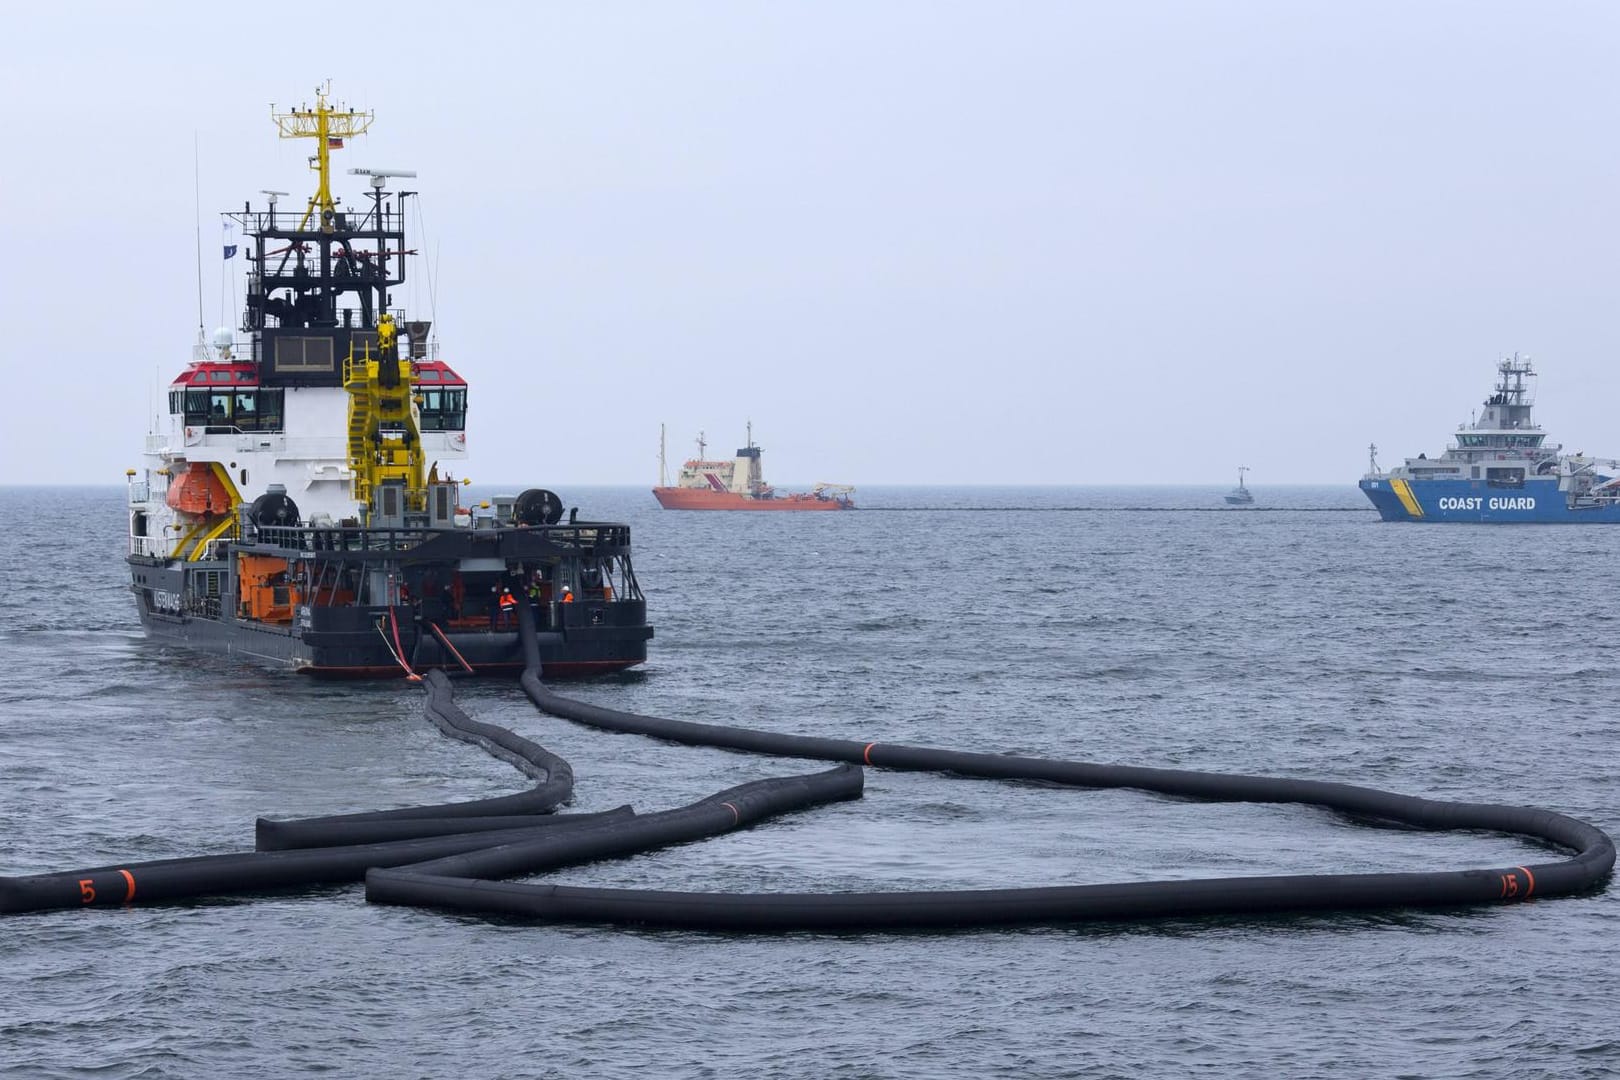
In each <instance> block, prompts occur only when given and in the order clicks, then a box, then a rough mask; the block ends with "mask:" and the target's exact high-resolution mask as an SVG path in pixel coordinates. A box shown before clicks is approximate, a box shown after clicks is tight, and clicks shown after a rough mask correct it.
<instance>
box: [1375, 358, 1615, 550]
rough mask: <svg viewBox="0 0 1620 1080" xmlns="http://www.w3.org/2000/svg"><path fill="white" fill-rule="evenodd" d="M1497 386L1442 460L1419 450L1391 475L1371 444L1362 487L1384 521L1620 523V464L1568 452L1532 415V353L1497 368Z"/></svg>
mask: <svg viewBox="0 0 1620 1080" xmlns="http://www.w3.org/2000/svg"><path fill="white" fill-rule="evenodd" d="M1496 373H1497V378H1496V385H1495V386H1494V387H1493V388H1492V390H1491V394H1490V396H1489V397H1487V398H1486V399H1485V402H1484V408H1483V410H1482V411H1481V412H1480V413H1479V414H1478V416H1477V417H1475V419H1474V420H1473V421H1472V422H1471V423H1469V424H1466V425H1464V426H1462V427H1461V428H1459V429H1458V431H1457V436H1456V441H1455V442H1453V443H1452V444H1451V445H1450V446H1448V447H1446V449H1445V452H1444V453H1442V454H1440V455H1439V456H1438V457H1432V458H1431V457H1429V456H1428V455H1427V454H1419V455H1418V456H1417V457H1415V458H1407V459H1406V463H1405V464H1404V465H1398V466H1396V467H1395V468H1393V469H1390V470H1389V471H1388V472H1382V471H1380V470H1379V468H1378V458H1377V447H1371V448H1369V464H1368V471H1367V475H1366V476H1364V477H1362V479H1361V490H1362V491H1364V492H1366V494H1367V498H1369V499H1371V500H1372V504H1373V506H1375V507H1377V509H1378V513H1379V516H1380V517H1382V518H1383V519H1384V520H1385V521H1447V522H1474V523H1481V522H1483V523H1491V524H1496V523H1511V522H1574V523H1579V522H1620V461H1614V460H1610V459H1606V458H1595V457H1588V456H1586V455H1585V454H1582V453H1576V454H1563V453H1561V452H1560V451H1561V450H1562V449H1563V447H1562V446H1559V445H1554V444H1549V443H1548V442H1547V435H1546V433H1545V432H1544V431H1542V429H1541V427H1540V425H1538V424H1536V423H1534V422H1533V421H1532V420H1531V418H1530V412H1531V409H1532V407H1533V406H1534V404H1535V400H1534V399H1535V394H1534V392H1533V390H1532V388H1531V387H1530V385H1529V383H1528V382H1527V380H1529V379H1531V378H1533V377H1535V374H1536V373H1535V371H1534V370H1533V368H1532V366H1531V361H1530V358H1529V357H1527V356H1526V357H1520V356H1518V355H1517V354H1515V355H1514V356H1511V357H1508V358H1506V359H1504V360H1502V361H1501V362H1499V363H1498V364H1497V365H1496Z"/></svg>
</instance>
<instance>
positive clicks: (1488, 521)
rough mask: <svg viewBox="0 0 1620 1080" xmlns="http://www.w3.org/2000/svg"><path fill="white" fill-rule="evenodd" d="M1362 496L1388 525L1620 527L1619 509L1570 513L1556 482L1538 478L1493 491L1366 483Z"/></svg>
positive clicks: (1451, 483) (1436, 483)
mask: <svg viewBox="0 0 1620 1080" xmlns="http://www.w3.org/2000/svg"><path fill="white" fill-rule="evenodd" d="M1361 490H1362V491H1363V492H1365V493H1366V495H1367V498H1369V499H1371V500H1372V504H1373V506H1375V507H1377V509H1378V515H1379V517H1381V518H1383V519H1384V520H1385V521H1442V522H1464V523H1469V524H1476V525H1478V524H1485V525H1504V524H1508V525H1511V524H1520V523H1523V524H1535V523H1542V524H1581V523H1587V524H1592V523H1600V524H1607V523H1611V522H1612V523H1615V524H1620V503H1616V502H1615V501H1614V500H1604V502H1603V503H1602V504H1601V505H1595V506H1593V505H1583V506H1580V507H1577V508H1575V509H1571V508H1570V505H1569V497H1568V496H1567V495H1566V494H1565V493H1564V492H1562V491H1560V490H1558V479H1557V478H1556V477H1550V476H1549V477H1534V478H1531V479H1528V480H1526V481H1525V483H1524V486H1523V487H1511V488H1509V487H1494V486H1492V485H1490V484H1487V483H1486V482H1485V481H1484V480H1402V479H1370V478H1369V479H1364V480H1362V481H1361Z"/></svg>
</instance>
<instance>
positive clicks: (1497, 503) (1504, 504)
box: [1438, 495, 1536, 510]
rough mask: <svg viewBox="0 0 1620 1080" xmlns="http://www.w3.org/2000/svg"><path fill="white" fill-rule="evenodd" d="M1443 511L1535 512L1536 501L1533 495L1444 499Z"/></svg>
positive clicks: (1441, 501)
mask: <svg viewBox="0 0 1620 1080" xmlns="http://www.w3.org/2000/svg"><path fill="white" fill-rule="evenodd" d="M1438 504H1439V507H1440V509H1442V510H1480V509H1485V510H1534V509H1535V508H1536V500H1535V496H1533V495H1516V496H1512V497H1507V496H1503V497H1500V498H1492V499H1483V498H1480V497H1479V496H1473V497H1471V498H1456V499H1454V498H1450V497H1446V498H1442V499H1440V500H1439V503H1438Z"/></svg>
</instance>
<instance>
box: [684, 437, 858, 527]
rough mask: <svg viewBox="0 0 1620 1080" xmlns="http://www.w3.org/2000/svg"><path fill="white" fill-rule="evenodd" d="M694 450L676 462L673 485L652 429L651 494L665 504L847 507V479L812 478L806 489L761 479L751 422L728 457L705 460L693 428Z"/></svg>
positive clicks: (722, 507) (701, 507)
mask: <svg viewBox="0 0 1620 1080" xmlns="http://www.w3.org/2000/svg"><path fill="white" fill-rule="evenodd" d="M697 443H698V456H697V457H695V458H692V459H691V460H689V461H688V462H687V463H686V464H685V465H683V466H681V473H680V476H679V477H678V478H677V479H676V481H675V483H674V484H673V485H671V484H669V483H668V482H667V480H666V476H665V469H664V436H663V431H662V429H660V430H659V433H658V481H659V484H658V486H657V487H655V488H653V498H655V499H657V500H658V505H659V506H662V507H663V508H664V509H665V510H853V509H855V502H854V500H852V499H851V498H850V494H851V493H852V492H853V491H854V490H855V489H854V488H852V487H850V486H849V485H848V484H817V485H815V487H814V488H812V489H811V490H810V491H808V492H791V493H789V492H777V491H776V489H774V488H772V487H771V486H770V485H769V484H767V483H766V482H765V479H764V477H763V476H762V475H761V472H760V466H759V447H757V446H755V445H754V425H753V424H751V423H750V424H749V425H748V445H747V446H744V447H742V448H740V449H739V450H738V451H737V456H736V458H735V459H734V460H730V461H725V460H720V461H710V460H707V459H706V458H705V457H704V451H705V450H707V449H708V444H707V443H706V442H704V439H703V435H702V433H701V432H700V433H699V434H698V440H697Z"/></svg>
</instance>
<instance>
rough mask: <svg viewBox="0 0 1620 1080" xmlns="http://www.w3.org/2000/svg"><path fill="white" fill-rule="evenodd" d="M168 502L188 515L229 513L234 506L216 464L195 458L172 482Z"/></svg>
mask: <svg viewBox="0 0 1620 1080" xmlns="http://www.w3.org/2000/svg"><path fill="white" fill-rule="evenodd" d="M168 503H169V505H170V506H171V507H173V508H174V509H176V510H179V511H182V512H183V513H187V514H226V513H229V512H230V509H231V494H230V492H229V491H227V490H225V485H224V483H223V482H221V480H220V478H219V476H218V474H216V473H215V472H214V466H213V465H211V464H209V463H208V462H206V461H193V462H192V463H191V465H190V467H189V468H187V469H186V471H185V472H183V473H181V474H180V475H179V476H176V477H175V478H174V479H173V480H172V481H170V482H169V498H168Z"/></svg>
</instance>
